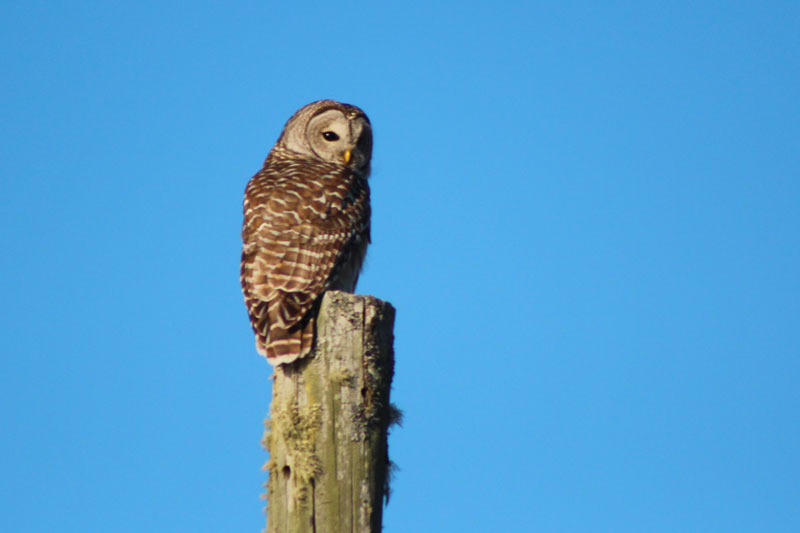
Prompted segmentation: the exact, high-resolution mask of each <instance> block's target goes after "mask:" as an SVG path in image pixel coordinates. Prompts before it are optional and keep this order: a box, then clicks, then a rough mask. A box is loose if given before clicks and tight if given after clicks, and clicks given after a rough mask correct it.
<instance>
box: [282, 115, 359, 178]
mask: <svg viewBox="0 0 800 533" xmlns="http://www.w3.org/2000/svg"><path fill="white" fill-rule="evenodd" d="M278 144H279V145H283V146H284V147H285V148H288V149H289V150H292V151H295V152H298V153H301V154H303V155H308V156H312V157H315V158H318V159H322V160H323V161H327V162H329V163H336V164H340V165H345V166H348V167H351V168H353V169H354V170H357V171H359V172H361V173H368V172H369V162H370V157H371V156H372V128H371V127H370V123H369V119H368V118H367V116H366V115H365V114H364V112H363V111H361V110H360V109H359V108H357V107H355V106H351V105H347V104H341V103H339V102H335V101H333V100H320V101H318V102H314V103H311V104H309V105H307V106H305V107H303V108H302V109H300V110H299V111H298V112H297V113H295V115H294V116H293V117H292V118H290V119H289V121H288V122H287V123H286V126H285V127H284V130H283V133H282V134H281V138H280V139H279V140H278Z"/></svg>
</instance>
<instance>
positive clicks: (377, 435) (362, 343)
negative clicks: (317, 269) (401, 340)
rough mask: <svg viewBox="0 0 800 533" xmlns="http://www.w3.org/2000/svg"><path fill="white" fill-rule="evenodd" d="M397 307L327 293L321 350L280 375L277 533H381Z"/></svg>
mask: <svg viewBox="0 0 800 533" xmlns="http://www.w3.org/2000/svg"><path fill="white" fill-rule="evenodd" d="M393 325H394V308H393V307H392V306H391V304H389V303H387V302H382V301H380V300H377V299H375V298H373V297H371V296H356V295H353V294H347V293H343V292H338V291H331V292H328V293H326V294H325V296H324V298H323V300H322V305H321V307H320V311H319V315H318V319H317V340H316V346H315V348H314V350H313V351H312V352H311V353H310V354H309V355H308V356H307V357H305V358H303V359H301V360H299V361H296V362H294V363H291V364H288V365H280V366H277V367H275V369H274V373H273V384H272V405H271V407H270V417H271V419H270V420H268V421H267V422H266V427H267V430H266V432H265V434H264V444H265V447H266V448H267V450H268V451H269V455H270V457H269V461H268V462H267V464H266V466H265V468H266V469H267V470H268V471H269V481H268V482H267V532H268V533H284V532H291V533H295V532H298V533H304V532H320V533H336V532H339V531H348V532H350V531H353V532H365V533H366V532H372V533H378V532H380V531H381V518H382V511H383V499H384V497H388V473H389V458H388V450H387V442H386V438H387V431H388V428H389V426H390V425H391V424H392V422H395V421H397V418H398V414H397V413H398V412H397V411H396V409H394V408H393V407H392V406H391V404H390V403H389V389H390V388H391V383H392V375H393V372H394V352H393V348H392V344H393V333H392V328H393Z"/></svg>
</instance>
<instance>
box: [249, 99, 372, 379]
mask: <svg viewBox="0 0 800 533" xmlns="http://www.w3.org/2000/svg"><path fill="white" fill-rule="evenodd" d="M371 155H372V130H371V127H370V123H369V119H367V117H366V115H365V114H364V112H363V111H361V110H360V109H359V108H357V107H355V106H351V105H347V104H341V103H339V102H335V101H333V100H320V101H317V102H313V103H311V104H309V105H307V106H305V107H303V108H301V109H300V110H299V111H298V112H297V113H295V114H294V115H293V116H292V117H291V118H290V119H289V121H288V122H287V123H286V126H285V127H284V129H283V132H282V133H281V136H280V138H279V139H278V141H277V142H276V143H275V146H274V147H273V148H272V150H271V151H270V153H269V155H268V156H267V159H266V161H265V162H264V167H263V168H262V169H261V171H260V172H258V173H257V174H256V175H255V176H253V178H252V179H251V180H250V182H249V183H248V184H247V188H246V190H245V197H244V224H243V227H242V240H243V247H242V263H241V282H242V291H243V293H244V299H245V304H246V305H247V311H248V314H249V315H250V323H251V325H252V327H253V331H254V332H255V334H256V349H257V350H258V352H259V353H261V354H262V355H265V356H266V357H267V360H268V361H269V362H270V363H272V364H273V365H277V364H283V363H289V362H292V361H294V360H295V359H297V358H299V357H303V356H305V355H306V354H308V352H309V351H310V350H311V348H312V346H313V343H314V332H315V329H314V327H315V326H314V320H315V314H316V311H317V307H318V302H319V300H320V297H321V296H322V294H323V293H324V291H326V290H329V289H336V290H345V291H351V292H352V291H353V290H354V289H355V285H356V282H357V280H358V273H359V271H360V270H361V265H362V263H363V260H364V255H365V253H366V249H367V244H368V243H369V219H370V205H369V185H368V184H367V178H368V176H369V171H370V157H371Z"/></svg>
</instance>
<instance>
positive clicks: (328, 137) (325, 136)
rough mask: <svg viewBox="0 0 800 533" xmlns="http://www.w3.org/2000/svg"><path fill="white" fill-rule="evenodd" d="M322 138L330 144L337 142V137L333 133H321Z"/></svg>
mask: <svg viewBox="0 0 800 533" xmlns="http://www.w3.org/2000/svg"><path fill="white" fill-rule="evenodd" d="M322 138H323V139H325V140H326V141H331V142H333V141H338V140H339V136H338V135H336V134H335V133H333V132H332V131H323V132H322Z"/></svg>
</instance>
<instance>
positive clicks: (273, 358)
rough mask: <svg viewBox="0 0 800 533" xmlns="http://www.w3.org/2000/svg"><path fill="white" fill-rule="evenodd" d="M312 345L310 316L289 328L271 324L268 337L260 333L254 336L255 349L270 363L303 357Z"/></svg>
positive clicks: (290, 360) (312, 332) (287, 361)
mask: <svg viewBox="0 0 800 533" xmlns="http://www.w3.org/2000/svg"><path fill="white" fill-rule="evenodd" d="M265 341H266V342H265ZM313 346H314V320H312V319H310V318H309V319H308V320H304V321H303V322H302V323H300V324H297V325H296V326H295V327H292V328H289V329H285V328H281V327H278V326H275V325H273V326H272V327H271V328H270V330H269V337H268V339H263V338H262V337H261V336H260V335H259V336H257V337H256V350H258V352H259V353H260V354H262V355H264V356H266V358H267V361H269V363H270V364H272V365H283V364H287V363H291V362H292V361H295V360H297V359H299V358H301V357H305V356H306V355H308V353H309V352H310V351H311V348H312V347H313Z"/></svg>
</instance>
